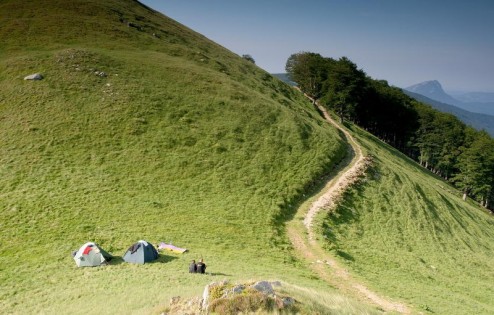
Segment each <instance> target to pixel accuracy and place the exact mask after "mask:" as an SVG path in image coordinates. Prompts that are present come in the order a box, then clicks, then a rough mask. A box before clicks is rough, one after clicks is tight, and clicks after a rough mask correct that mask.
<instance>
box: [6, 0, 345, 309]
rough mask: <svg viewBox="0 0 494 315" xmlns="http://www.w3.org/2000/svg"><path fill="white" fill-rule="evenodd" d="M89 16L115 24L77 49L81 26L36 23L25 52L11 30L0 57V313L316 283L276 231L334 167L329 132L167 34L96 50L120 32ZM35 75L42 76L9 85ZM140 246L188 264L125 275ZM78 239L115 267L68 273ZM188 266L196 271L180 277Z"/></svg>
mask: <svg viewBox="0 0 494 315" xmlns="http://www.w3.org/2000/svg"><path fill="white" fill-rule="evenodd" d="M50 3H51V4H57V3H62V2H57V1H53V2H50ZM95 3H96V2H95ZM97 3H98V5H100V2H97ZM124 3H126V5H127V2H124ZM129 3H130V2H129ZM13 4H15V3H14V2H12V1H7V2H4V3H3V5H13ZM118 4H120V2H111V1H108V2H105V4H104V5H115V6H117V5H118ZM24 5H25V6H26V7H24V8H29V7H31V8H35V7H36V8H37V7H38V6H39V5H36V3H35V2H30V1H27V2H26V3H25V4H24ZM86 7H88V8H89V7H90V6H89V5H88V4H87V1H85V2H84V8H86ZM84 8H81V17H82V16H84V14H85V13H84V10H86V9H84ZM19 10H20V9H19ZM93 11H94V10H93ZM96 11H97V12H93V13H94V14H96V15H97V16H99V17H100V19H94V21H100V23H103V24H105V23H108V24H111V25H113V26H111V25H110V26H109V25H105V26H104V27H101V28H98V27H96V26H94V25H93V26H94V27H95V28H97V29H98V33H94V32H90V31H89V30H88V31H87V32H83V33H82V34H81V36H76V35H75V33H71V32H74V30H75V29H73V28H71V25H72V24H77V21H78V20H80V17H79V16H75V17H74V20H72V21H71V22H70V23H71V24H70V25H66V22H64V21H65V20H57V21H54V20H50V22H49V23H55V22H56V23H55V24H53V25H51V24H50V27H53V29H51V31H52V32H53V37H50V36H49V32H48V33H43V34H42V35H40V36H41V37H36V36H32V37H29V39H28V40H26V41H25V42H24V43H25V45H26V46H25V47H28V48H23V47H22V45H20V46H16V45H15V43H20V41H21V40H22V39H21V35H22V34H24V33H22V32H21V33H17V32H15V31H13V30H12V32H11V33H10V35H9V36H10V37H8V40H6V41H5V43H6V45H5V46H2V48H1V49H0V50H1V51H0V56H1V59H0V89H1V91H2V93H1V94H0V141H1V145H0V209H1V213H2V220H1V221H0V229H1V231H2V232H1V235H2V238H1V243H0V268H1V272H0V307H1V309H2V312H6V313H40V312H41V313H53V314H55V313H79V312H82V310H84V312H86V311H98V312H101V313H129V312H132V313H149V312H152V310H153V309H154V308H155V307H156V305H162V304H166V303H167V302H168V300H169V299H170V298H171V297H172V296H176V295H181V296H184V297H188V296H192V295H200V294H201V293H202V290H203V288H204V286H205V285H206V284H207V283H209V282H211V281H217V280H222V279H225V278H226V279H245V278H247V279H257V278H278V277H279V279H281V280H286V279H288V280H291V281H293V282H297V283H298V282H305V283H306V284H307V285H308V286H314V283H313V281H314V280H313V278H311V276H310V272H309V271H307V270H299V269H298V265H297V263H296V261H294V260H293V259H292V258H291V254H290V251H289V245H288V241H287V240H286V238H285V237H284V235H283V233H282V232H281V231H282V229H281V228H280V226H279V224H280V223H281V220H282V219H281V218H283V217H284V216H285V215H286V214H288V215H289V214H290V213H291V212H293V207H294V205H295V203H296V202H297V200H298V199H299V198H301V196H302V193H303V192H305V191H306V189H307V187H310V186H311V185H312V184H313V181H314V179H316V178H318V177H319V176H320V175H321V174H323V173H325V172H326V171H327V170H328V169H330V168H332V166H333V165H334V164H335V163H337V162H338V161H339V160H340V159H341V157H342V156H343V154H344V144H343V142H342V141H341V139H340V138H339V136H338V134H337V133H336V132H335V130H334V129H332V128H330V127H328V126H327V125H326V123H325V122H324V121H323V120H322V118H320V117H319V115H318V114H317V112H316V111H315V110H314V109H313V108H312V107H311V105H310V103H308V102H307V101H306V100H305V99H304V98H303V96H301V95H299V94H298V93H297V92H296V91H294V90H292V88H291V87H289V86H287V85H285V84H284V83H282V82H281V81H279V80H277V79H274V78H272V77H271V76H270V75H269V74H267V73H266V72H264V71H262V70H260V69H258V68H256V67H255V66H254V65H252V64H251V63H249V62H247V61H245V60H243V59H242V58H241V57H239V56H236V55H234V54H232V53H230V52H228V51H226V50H224V49H222V48H220V47H219V46H216V45H214V44H212V43H211V42H209V41H207V40H206V39H204V38H203V37H201V36H199V35H197V34H195V33H192V32H190V31H187V30H185V29H178V30H174V29H173V27H176V24H173V23H170V25H165V24H166V23H165V24H161V25H159V26H156V27H159V28H160V29H161V30H166V31H168V32H170V34H175V35H170V36H162V37H161V39H158V38H153V37H150V34H149V33H148V32H142V33H136V32H135V30H132V29H128V28H127V26H125V27H124V28H123V32H124V33H125V34H127V35H128V36H130V37H131V38H133V40H135V42H133V41H132V42H130V43H131V44H130V46H128V45H126V43H129V38H128V37H125V36H123V37H121V38H118V39H116V40H108V34H109V33H112V32H111V29H112V27H116V28H121V27H122V25H120V24H121V22H119V21H118V20H116V21H115V20H113V16H111V17H109V16H108V15H106V13H105V12H107V11H105V10H100V11H98V10H96ZM9 12H12V13H11V14H16V13H18V12H21V11H16V10H14V11H9ZM35 12H36V11H35ZM39 12H40V13H43V14H45V15H46V14H52V13H53V11H50V6H49V5H46V6H44V7H43V8H40V11H39ZM57 12H58V11H57ZM63 12H65V11H63V10H62V11H60V14H62V13H63ZM1 13H2V14H5V11H1ZM43 14H40V16H43ZM57 14H58V13H57ZM141 15H143V16H145V11H144V13H143V12H141ZM35 16H36V15H35ZM149 18H150V19H153V20H154V21H155V22H156V23H162V21H161V20H159V19H157V18H156V17H152V18H151V17H150V16H149ZM9 21H12V20H9ZM19 23H24V21H23V20H19ZM36 23H43V22H42V21H40V20H36V21H34V22H33V25H36ZM47 23H48V22H47ZM64 23H65V24H64ZM80 23H84V22H82V20H80ZM167 23H168V22H167ZM7 24H8V25H6V26H5V27H6V28H7V29H9V28H10V27H11V26H12V24H11V23H10V22H9V23H7ZM151 24H152V23H150V22H149V25H151ZM88 25H92V24H88ZM173 25H175V26H173ZM62 26H64V27H62ZM93 26H91V27H93ZM58 27H59V28H58ZM48 29H50V28H48ZM3 30H5V29H2V34H3ZM33 32H36V31H35V30H34V29H33ZM45 32H46V30H45ZM63 32H66V34H65V35H64V34H62V33H63ZM127 35H126V36H127ZM15 36H18V38H17V40H14V39H13V38H15ZM67 36H69V37H70V36H72V38H74V40H73V41H70V43H69V44H63V42H64V41H65V39H66V37H67ZM180 36H181V37H183V38H185V39H186V40H185V41H184V42H183V43H181V44H178V43H170V41H171V40H172V41H176V40H173V37H180ZM47 38H48V39H50V38H51V41H49V42H48V43H47V44H46V45H44V44H43V40H42V39H45V40H47ZM88 38H90V39H91V40H89V39H88ZM93 39H94V40H93ZM159 40H160V41H159ZM141 44H142V48H141V49H137V48H138V47H140V45H141ZM34 72H41V73H42V74H43V75H44V77H45V79H44V80H42V81H38V82H31V81H24V80H23V77H24V76H26V75H28V74H31V73H34ZM101 72H104V75H101ZM139 239H145V240H147V241H150V242H152V243H154V244H157V243H159V242H160V241H166V242H172V243H173V244H175V245H177V246H181V247H186V248H188V249H189V252H187V253H186V254H184V255H175V254H170V253H162V254H161V256H160V259H159V260H158V262H156V263H152V264H149V265H144V266H134V265H129V264H125V263H123V262H122V261H121V256H122V255H123V254H124V252H125V250H126V249H127V248H128V247H129V246H130V245H131V244H132V243H134V242H135V241H137V240H139ZM87 241H94V242H97V243H99V244H100V245H101V246H102V247H103V248H104V249H105V250H107V251H108V252H110V253H111V254H113V255H116V256H117V258H116V259H115V260H114V261H113V262H112V264H111V265H110V266H106V267H101V268H86V269H84V268H81V269H78V268H77V267H76V266H75V263H74V261H73V259H72V257H71V252H72V251H73V250H75V249H77V248H78V247H79V246H81V245H82V244H84V243H85V242H87ZM200 257H204V258H205V260H206V263H207V264H208V270H207V271H208V273H209V274H208V275H206V276H203V277H201V276H197V275H193V276H191V275H189V274H188V273H187V266H188V263H189V261H190V259H197V258H200ZM288 270H289V271H288ZM311 283H312V284H311ZM88 301H91V303H88Z"/></svg>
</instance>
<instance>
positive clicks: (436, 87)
mask: <svg viewBox="0 0 494 315" xmlns="http://www.w3.org/2000/svg"><path fill="white" fill-rule="evenodd" d="M406 90H408V91H410V92H414V93H419V94H422V93H421V92H426V93H427V94H433V93H444V94H445V93H446V92H444V90H443V87H442V85H441V83H439V81H437V80H430V81H424V82H421V83H418V84H415V85H412V86H409V87H407V88H406Z"/></svg>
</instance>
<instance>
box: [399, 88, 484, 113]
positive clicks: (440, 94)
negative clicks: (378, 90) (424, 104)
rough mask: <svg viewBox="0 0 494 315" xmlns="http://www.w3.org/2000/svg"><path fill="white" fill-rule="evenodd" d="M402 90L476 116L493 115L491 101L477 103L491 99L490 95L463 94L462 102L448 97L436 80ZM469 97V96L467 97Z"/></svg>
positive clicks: (479, 93)
mask: <svg viewBox="0 0 494 315" xmlns="http://www.w3.org/2000/svg"><path fill="white" fill-rule="evenodd" d="M403 90H406V91H409V92H412V93H416V94H420V95H423V96H425V97H427V98H429V99H432V100H434V101H437V102H440V103H443V104H448V105H452V106H456V107H458V108H460V109H463V110H466V111H469V112H472V113H477V114H487V115H491V116H492V115H494V102H493V101H485V102H481V101H478V100H479V99H480V100H482V99H484V100H486V99H487V100H488V99H489V97H492V96H491V94H492V93H481V92H478V93H463V95H464V98H463V100H460V99H458V97H461V96H457V98H455V97H453V96H451V95H449V94H448V93H446V92H445V91H444V89H443V87H442V85H441V83H439V81H437V80H430V81H424V82H421V83H418V84H414V85H412V86H409V87H406V88H404V89H403ZM469 95H470V96H469ZM469 97H470V98H473V100H477V101H473V100H472V101H467V100H468V99H469Z"/></svg>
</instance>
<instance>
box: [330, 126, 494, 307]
mask: <svg viewBox="0 0 494 315" xmlns="http://www.w3.org/2000/svg"><path fill="white" fill-rule="evenodd" d="M356 134H357V135H358V138H359V139H360V141H361V142H362V143H363V144H364V146H365V148H366V150H367V151H368V152H372V154H373V155H374V156H375V165H374V168H373V169H372V170H370V171H369V174H368V176H367V178H366V179H365V180H364V182H362V183H360V184H359V185H357V186H356V187H354V188H353V189H352V190H351V191H349V192H348V193H347V194H346V196H345V199H344V202H343V203H342V204H341V205H339V206H338V207H337V209H336V210H335V211H334V212H331V214H330V215H329V216H328V217H327V218H326V220H325V222H324V223H323V224H324V235H325V238H326V239H327V241H326V246H327V248H329V249H332V250H334V251H335V254H336V255H337V256H339V257H340V258H341V260H342V261H344V262H345V263H346V264H347V265H348V267H349V268H351V270H353V271H354V272H355V273H357V274H358V275H359V276H360V277H362V278H363V279H366V280H365V281H366V282H367V283H369V284H370V286H372V287H374V288H375V289H376V290H378V291H381V292H384V293H385V294H387V295H389V296H392V297H395V298H399V299H402V300H404V301H408V302H411V303H413V304H414V305H415V306H416V307H417V309H419V310H426V311H430V312H434V313H439V314H474V313H475V314H490V313H492V312H493V310H494V309H493V308H494V305H493V304H492V299H490V296H492V293H493V291H494V287H493V285H492V284H493V283H494V281H493V280H494V273H493V272H492V270H493V267H494V265H493V263H494V261H493V260H492V259H491V256H492V255H491V253H492V250H493V249H494V242H493V236H494V232H493V231H494V230H493V229H492V227H493V225H494V219H493V217H492V215H489V214H488V213H486V212H484V211H483V210H482V209H480V208H479V207H477V206H475V205H473V204H470V203H466V202H463V201H462V200H461V198H460V197H461V196H460V193H459V192H458V191H455V190H454V189H453V188H452V187H451V186H449V185H448V184H446V183H444V182H442V181H441V180H439V179H437V178H435V177H434V176H433V175H432V174H430V173H429V172H428V171H426V170H424V169H422V168H421V167H420V166H418V165H416V164H415V163H413V162H411V161H410V160H408V159H407V158H405V157H404V156H402V155H401V154H400V153H398V152H397V151H395V150H393V149H392V148H390V147H388V146H383V145H382V144H381V143H380V142H378V141H376V140H375V139H374V138H372V137H370V136H368V135H366V134H364V133H362V132H360V131H357V132H356Z"/></svg>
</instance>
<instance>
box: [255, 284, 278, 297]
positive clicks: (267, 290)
mask: <svg viewBox="0 0 494 315" xmlns="http://www.w3.org/2000/svg"><path fill="white" fill-rule="evenodd" d="M251 288H253V289H255V290H257V291H259V292H261V293H264V294H266V295H272V294H274V290H273V286H272V285H271V283H270V282H268V281H259V282H256V283H255V284H254V285H252V286H251Z"/></svg>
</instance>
